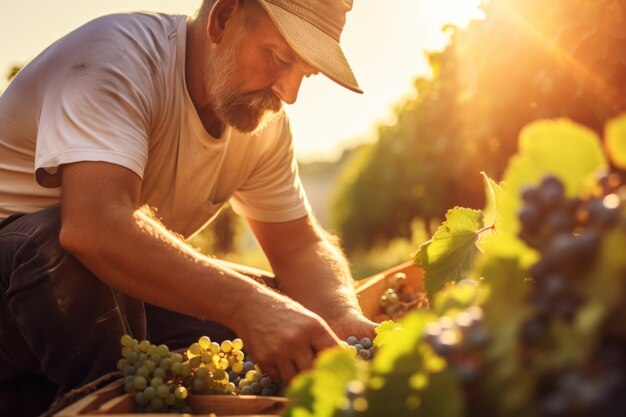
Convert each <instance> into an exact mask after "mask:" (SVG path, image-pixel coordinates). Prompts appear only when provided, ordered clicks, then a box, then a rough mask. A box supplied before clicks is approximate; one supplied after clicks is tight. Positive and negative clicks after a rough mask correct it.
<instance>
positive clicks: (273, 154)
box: [230, 114, 311, 222]
mask: <svg viewBox="0 0 626 417" xmlns="http://www.w3.org/2000/svg"><path fill="white" fill-rule="evenodd" d="M275 127H276V130H275V131H274V132H271V131H270V132H268V134H270V135H272V134H273V135H274V136H273V138H269V137H266V138H256V139H253V140H265V139H270V140H271V141H272V144H271V146H269V147H267V148H265V149H264V152H263V155H262V157H261V158H260V159H259V162H258V164H257V166H256V167H255V169H254V170H253V171H252V173H251V175H250V177H249V178H248V179H247V181H246V182H245V184H244V185H243V186H242V187H240V188H239V189H238V190H237V191H235V192H234V193H233V196H232V198H231V200H230V203H231V206H232V207H233V210H234V211H235V212H236V213H237V214H240V215H242V216H244V217H246V218H251V219H254V220H259V221H265V222H287V221H291V220H296V219H299V218H302V217H304V216H306V215H307V214H308V213H310V211H311V207H310V205H309V202H308V200H307V197H306V193H305V191H304V188H303V186H302V182H301V181H300V176H299V175H298V164H297V162H296V159H295V155H294V151H293V143H292V135H291V129H290V126H289V121H288V119H287V116H286V115H285V114H283V116H281V118H280V119H279V120H278V121H276V123H275Z"/></svg>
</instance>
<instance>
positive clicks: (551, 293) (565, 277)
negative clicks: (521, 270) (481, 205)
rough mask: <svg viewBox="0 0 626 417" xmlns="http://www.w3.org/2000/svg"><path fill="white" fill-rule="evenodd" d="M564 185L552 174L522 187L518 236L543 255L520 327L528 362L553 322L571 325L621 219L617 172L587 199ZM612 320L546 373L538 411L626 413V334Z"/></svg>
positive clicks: (549, 416)
mask: <svg viewBox="0 0 626 417" xmlns="http://www.w3.org/2000/svg"><path fill="white" fill-rule="evenodd" d="M564 191H565V190H564V186H563V184H562V183H561V182H560V181H559V180H558V179H557V178H555V177H553V176H548V177H545V178H544V179H543V180H542V181H541V183H540V185H539V186H538V187H535V188H528V189H526V190H524V191H523V193H522V200H523V202H524V204H523V207H522V209H521V211H520V212H519V219H520V222H521V225H522V227H521V230H520V238H521V239H522V240H524V242H525V243H526V244H528V245H529V246H531V247H533V248H535V249H537V251H538V252H539V253H540V258H539V260H538V261H537V262H536V263H535V264H534V265H532V266H531V268H530V270H529V275H530V278H531V279H532V286H531V288H530V291H529V302H530V304H531V306H532V307H533V309H532V313H531V315H530V317H529V318H528V319H527V320H526V321H525V322H523V324H522V327H521V331H520V341H521V344H522V360H523V361H525V362H526V363H532V360H533V358H534V355H533V353H534V352H536V351H537V350H538V349H542V348H546V346H547V345H544V344H542V342H543V341H544V340H545V339H546V335H547V331H548V329H549V326H550V323H551V322H552V321H553V320H557V319H558V320H561V321H563V322H565V323H570V322H572V321H573V319H574V318H575V317H576V313H577V312H578V310H579V308H580V307H581V306H582V305H583V303H584V302H585V298H584V295H585V293H584V290H583V288H585V287H584V284H585V283H587V282H588V281H589V280H591V279H593V274H592V273H591V268H592V267H593V266H594V263H595V262H596V261H597V257H598V254H599V250H600V248H601V244H602V238H603V236H604V235H605V234H606V233H607V232H608V231H611V230H613V229H615V228H616V227H617V226H618V225H619V224H620V221H621V220H622V213H623V206H624V198H623V197H621V196H623V195H625V194H626V193H625V191H626V190H625V189H624V187H623V186H621V180H620V179H619V176H616V175H614V174H610V175H605V176H603V177H601V178H600V179H599V181H598V187H597V191H596V192H595V193H594V194H592V195H590V196H588V197H585V198H583V199H580V198H566V196H565V192H564ZM619 315H620V314H619V313H618V316H619ZM615 318H616V317H613V318H611V319H609V320H608V322H609V325H607V327H606V328H601V333H600V334H599V340H598V343H597V345H596V347H595V349H594V351H593V352H592V354H591V355H590V357H588V358H586V359H584V360H582V361H581V362H580V363H577V364H576V366H573V365H571V366H569V367H567V368H565V369H561V370H558V371H554V372H553V373H551V374H549V375H544V376H543V379H542V380H541V386H540V389H539V390H538V394H537V395H538V400H539V412H540V415H541V416H545V417H567V416H588V415H589V416H610V417H612V416H616V417H617V416H623V415H626V340H624V337H623V336H622V337H617V338H616V337H615V335H610V332H609V331H608V329H609V328H610V327H611V325H612V323H613V322H614V321H615ZM602 332H604V333H602ZM620 334H623V333H620Z"/></svg>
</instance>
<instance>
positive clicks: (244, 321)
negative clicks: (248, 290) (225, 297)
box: [234, 293, 340, 382]
mask: <svg viewBox="0 0 626 417" xmlns="http://www.w3.org/2000/svg"><path fill="white" fill-rule="evenodd" d="M271 294H272V295H269V294H268V296H267V297H262V296H261V297H254V298H255V300H254V301H252V300H249V301H250V302H248V303H246V304H245V305H244V306H242V307H241V308H240V309H239V310H238V313H237V317H235V323H236V325H235V326H234V330H235V332H236V333H237V334H238V336H240V337H241V338H242V339H243V340H244V342H245V344H246V346H247V348H248V350H249V351H250V354H251V356H252V358H253V360H254V361H255V362H256V363H257V364H258V365H259V366H260V367H261V369H262V370H263V371H264V372H266V373H267V374H268V375H269V376H270V377H271V378H272V379H274V380H282V381H285V382H289V381H290V380H291V379H292V378H293V377H294V376H295V375H296V374H298V373H299V372H302V371H305V370H307V369H310V368H311V367H312V365H313V361H314V359H315V356H317V354H318V353H319V352H320V351H322V350H324V349H326V348H330V347H335V346H338V345H339V341H340V339H339V338H338V337H337V335H335V333H334V332H333V331H332V330H331V328H330V327H329V326H328V324H326V322H325V321H324V320H322V318H320V317H319V316H318V315H317V314H315V313H313V312H311V311H309V310H307V309H305V308H304V307H302V305H300V304H298V303H297V302H295V301H293V300H291V299H289V298H287V297H285V296H282V295H280V294H276V293H271ZM242 298H243V297H242Z"/></svg>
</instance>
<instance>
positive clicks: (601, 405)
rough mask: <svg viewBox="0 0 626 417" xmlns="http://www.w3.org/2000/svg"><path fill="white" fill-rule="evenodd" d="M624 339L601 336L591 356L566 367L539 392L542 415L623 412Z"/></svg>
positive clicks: (599, 416) (610, 416) (597, 416)
mask: <svg viewBox="0 0 626 417" xmlns="http://www.w3.org/2000/svg"><path fill="white" fill-rule="evenodd" d="M625 359H626V358H625V356H624V343H623V342H622V343H615V342H611V341H606V340H604V341H603V343H601V344H600V348H599V350H598V351H596V352H594V355H593V357H592V358H591V360H589V361H587V363H585V364H583V365H582V366H580V367H577V368H571V369H567V370H565V371H563V372H561V373H560V374H559V375H557V376H556V378H554V380H553V381H551V383H550V384H549V385H548V386H546V387H545V388H544V389H543V390H542V393H541V394H540V395H542V397H541V398H540V402H539V404H540V412H541V415H542V416H544V417H569V416H594V417H618V416H624V415H626V397H625V394H626V376H625V374H624V368H625V365H626V363H625V361H624V360H625Z"/></svg>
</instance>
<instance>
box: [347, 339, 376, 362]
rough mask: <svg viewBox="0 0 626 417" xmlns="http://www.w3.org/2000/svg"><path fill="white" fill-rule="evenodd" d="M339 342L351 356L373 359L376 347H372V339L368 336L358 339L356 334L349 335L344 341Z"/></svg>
mask: <svg viewBox="0 0 626 417" xmlns="http://www.w3.org/2000/svg"><path fill="white" fill-rule="evenodd" d="M341 344H342V346H343V347H344V348H345V349H347V350H348V351H349V352H350V353H351V354H352V356H354V357H357V358H361V359H364V360H368V359H373V358H374V354H375V353H376V347H374V344H373V343H372V339H370V338H369V337H364V338H362V339H360V340H359V338H358V337H356V336H349V337H348V338H347V339H346V340H345V342H341Z"/></svg>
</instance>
